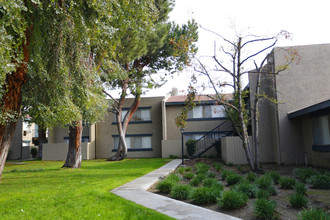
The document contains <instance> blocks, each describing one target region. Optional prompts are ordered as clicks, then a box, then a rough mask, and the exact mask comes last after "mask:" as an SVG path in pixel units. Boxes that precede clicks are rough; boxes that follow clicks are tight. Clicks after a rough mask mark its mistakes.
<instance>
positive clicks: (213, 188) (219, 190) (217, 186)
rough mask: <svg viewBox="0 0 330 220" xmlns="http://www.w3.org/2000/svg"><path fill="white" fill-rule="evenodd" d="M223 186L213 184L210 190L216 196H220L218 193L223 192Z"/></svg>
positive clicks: (217, 183) (218, 183)
mask: <svg viewBox="0 0 330 220" xmlns="http://www.w3.org/2000/svg"><path fill="white" fill-rule="evenodd" d="M223 188H224V186H223V185H222V184H221V183H220V182H216V183H213V185H212V186H211V189H212V190H213V191H214V192H215V193H216V194H217V195H220V192H221V191H223Z"/></svg>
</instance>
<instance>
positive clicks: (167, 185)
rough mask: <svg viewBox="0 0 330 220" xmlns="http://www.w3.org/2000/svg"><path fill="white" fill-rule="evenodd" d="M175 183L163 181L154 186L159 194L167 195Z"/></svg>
mask: <svg viewBox="0 0 330 220" xmlns="http://www.w3.org/2000/svg"><path fill="white" fill-rule="evenodd" d="M175 184H176V183H175V182H173V181H170V180H163V181H161V182H159V183H158V184H157V185H156V189H157V190H158V191H159V192H161V193H165V194H168V193H170V192H171V190H172V187H173V186H174V185H175Z"/></svg>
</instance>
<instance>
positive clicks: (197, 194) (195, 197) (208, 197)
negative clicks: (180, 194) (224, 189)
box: [190, 187, 220, 205]
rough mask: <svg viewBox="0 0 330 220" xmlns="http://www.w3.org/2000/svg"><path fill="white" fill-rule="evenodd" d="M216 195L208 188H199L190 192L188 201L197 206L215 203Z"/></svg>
mask: <svg viewBox="0 0 330 220" xmlns="http://www.w3.org/2000/svg"><path fill="white" fill-rule="evenodd" d="M219 196H220V195H217V194H216V193H215V192H214V191H213V190H212V188H210V187H200V188H196V189H194V190H193V191H192V193H191V195H190V199H191V200H192V202H193V203H195V204H198V205H207V204H211V203H214V202H216V201H217V197H219Z"/></svg>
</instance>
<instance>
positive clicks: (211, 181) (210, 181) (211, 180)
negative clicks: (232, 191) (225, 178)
mask: <svg viewBox="0 0 330 220" xmlns="http://www.w3.org/2000/svg"><path fill="white" fill-rule="evenodd" d="M217 182H218V180H216V179H214V178H206V179H204V180H203V186H206V187H211V186H212V185H213V184H215V183H217Z"/></svg>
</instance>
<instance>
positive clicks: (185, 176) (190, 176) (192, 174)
mask: <svg viewBox="0 0 330 220" xmlns="http://www.w3.org/2000/svg"><path fill="white" fill-rule="evenodd" d="M194 176H195V174H194V173H193V172H187V173H186V174H184V175H183V178H185V179H188V180H190V179H192V178H193V177H194Z"/></svg>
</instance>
